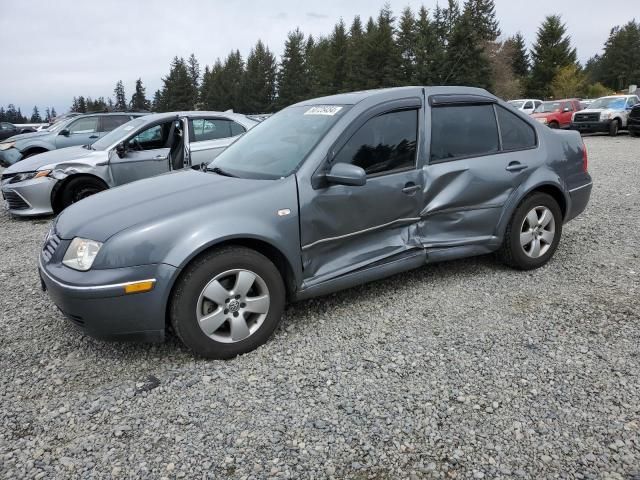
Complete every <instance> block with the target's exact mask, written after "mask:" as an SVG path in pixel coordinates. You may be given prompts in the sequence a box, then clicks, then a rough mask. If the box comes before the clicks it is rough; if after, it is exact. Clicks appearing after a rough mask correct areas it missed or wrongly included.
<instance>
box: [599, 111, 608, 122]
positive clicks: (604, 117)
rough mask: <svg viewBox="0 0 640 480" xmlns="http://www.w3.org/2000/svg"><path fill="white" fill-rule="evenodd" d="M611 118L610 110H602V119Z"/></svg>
mask: <svg viewBox="0 0 640 480" xmlns="http://www.w3.org/2000/svg"><path fill="white" fill-rule="evenodd" d="M610 118H611V113H609V112H602V113H601V114H600V120H609V119H610Z"/></svg>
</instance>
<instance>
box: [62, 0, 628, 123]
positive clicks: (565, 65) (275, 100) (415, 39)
mask: <svg viewBox="0 0 640 480" xmlns="http://www.w3.org/2000/svg"><path fill="white" fill-rule="evenodd" d="M638 82H640V24H639V23H637V22H636V21H635V20H632V21H630V22H629V23H627V24H626V25H624V26H621V27H620V26H618V27H614V28H613V29H612V30H611V31H610V35H609V38H608V39H607V41H606V42H605V44H604V50H603V52H602V54H599V55H595V56H594V57H592V58H591V59H590V60H589V61H588V62H587V63H586V65H584V66H582V65H580V63H579V62H578V60H577V52H576V48H575V47H574V46H573V44H572V41H571V37H570V36H569V35H568V33H567V28H566V25H565V24H564V23H563V21H562V18H561V17H560V16H558V15H550V16H548V17H546V18H545V20H544V21H543V22H542V24H541V25H540V26H539V28H538V30H537V32H536V39H535V41H534V43H533V45H532V48H531V49H528V48H527V42H526V40H525V38H524V37H523V35H522V34H521V33H515V34H514V35H513V36H509V37H506V38H505V37H503V36H502V32H501V30H500V25H499V22H498V20H497V18H496V12H495V4H494V0H464V1H463V2H462V3H461V4H460V3H459V2H458V0H447V3H446V5H445V6H439V5H437V6H436V7H435V8H433V9H431V10H428V9H427V8H425V7H424V6H422V7H420V9H419V10H418V11H417V12H414V11H413V10H412V9H411V8H409V7H407V8H405V9H404V10H403V11H402V12H401V14H400V16H399V18H396V17H395V16H394V14H393V12H392V10H391V9H390V7H389V6H388V5H385V6H384V7H383V8H382V9H381V10H380V11H379V13H378V15H377V16H376V17H375V18H374V17H369V18H368V19H367V20H366V22H363V20H362V19H361V18H360V17H359V16H356V17H354V18H353V20H352V21H351V23H350V24H349V25H347V24H346V23H345V22H344V21H343V20H342V19H340V20H339V21H338V23H336V24H335V26H334V27H333V29H332V30H331V32H329V33H328V34H326V35H320V36H318V37H314V36H312V35H305V34H304V33H303V32H302V31H300V29H296V30H293V31H291V32H289V34H288V35H287V39H286V41H285V44H284V51H283V54H282V56H281V58H280V60H279V61H278V59H277V57H276V55H275V54H274V53H273V51H272V50H271V49H270V48H269V47H268V46H267V45H265V44H264V43H263V42H262V41H261V40H258V41H257V43H256V44H255V46H254V47H253V48H252V49H251V51H250V52H249V54H248V56H247V57H246V59H245V58H243V56H242V55H241V54H240V52H239V51H238V50H233V51H231V52H230V53H229V54H228V55H227V56H226V57H225V58H224V59H220V58H218V59H217V60H215V61H214V62H213V64H212V65H205V67H204V70H202V69H201V68H200V64H199V62H198V60H197V59H196V57H195V55H193V54H191V56H190V57H189V58H187V59H184V58H182V57H174V58H173V60H172V61H171V64H170V66H169V73H168V74H167V75H166V76H165V77H164V78H163V79H162V87H161V88H160V89H159V90H157V91H156V92H155V93H154V94H153V98H151V99H149V98H148V97H147V93H146V89H145V87H144V85H143V83H142V79H141V78H138V80H137V81H136V85H135V91H134V93H133V95H132V96H131V97H130V98H129V99H128V100H127V96H126V94H125V89H124V85H123V82H122V81H121V80H120V81H118V82H117V84H116V87H115V89H114V96H113V98H111V97H107V98H106V99H105V97H99V98H97V99H92V98H91V97H84V96H77V97H74V98H73V104H72V106H71V110H73V111H78V112H83V113H84V112H91V111H125V110H137V111H159V112H163V111H176V110H193V109H196V110H222V111H224V110H228V109H233V110H234V111H236V112H243V113H263V112H273V111H276V110H278V109H280V108H283V107H285V106H287V105H290V104H292V103H295V102H298V101H300V100H304V99H306V98H312V97H317V96H322V95H330V94H334V93H341V92H348V91H354V90H362V89H372V88H380V87H393V86H403V85H468V86H476V87H481V88H486V89H487V90H489V91H491V92H493V93H494V94H496V95H497V96H499V97H502V98H507V99H508V98H516V97H521V96H527V97H534V98H543V99H547V98H560V97H574V96H576V97H598V96H602V95H606V94H608V93H611V92H614V91H616V90H622V89H623V88H626V87H627V86H628V85H630V84H633V83H636V84H637V83H638Z"/></svg>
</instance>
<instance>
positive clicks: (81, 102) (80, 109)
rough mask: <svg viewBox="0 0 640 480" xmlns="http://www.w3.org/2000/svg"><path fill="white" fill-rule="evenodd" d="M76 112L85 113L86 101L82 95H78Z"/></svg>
mask: <svg viewBox="0 0 640 480" xmlns="http://www.w3.org/2000/svg"><path fill="white" fill-rule="evenodd" d="M76 112H79V113H87V102H86V101H85V99H84V97H83V96H82V95H80V96H79V97H78V109H77V110H76Z"/></svg>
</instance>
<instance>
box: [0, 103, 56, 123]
mask: <svg viewBox="0 0 640 480" xmlns="http://www.w3.org/2000/svg"><path fill="white" fill-rule="evenodd" d="M56 115H57V113H56V109H55V108H53V107H50V108H49V107H47V108H46V109H45V113H44V116H42V115H40V110H38V107H33V113H32V114H31V117H26V116H24V115H23V114H22V111H21V110H20V108H19V107H18V108H16V106H15V105H14V104H13V103H10V104H9V105H7V108H6V109H5V108H4V107H0V122H9V123H49V122H50V121H51V119H52V118H55V116H56Z"/></svg>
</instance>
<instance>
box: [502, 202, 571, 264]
mask: <svg viewBox="0 0 640 480" xmlns="http://www.w3.org/2000/svg"><path fill="white" fill-rule="evenodd" d="M561 235H562V211H561V210H560V207H559V206H558V202H556V200H555V199H554V198H553V197H552V196H551V195H547V194H546V193H540V192H536V193H533V194H531V195H529V196H527V197H526V198H525V199H524V200H523V201H522V202H521V203H520V205H519V206H518V208H517V209H516V211H515V212H514V213H513V216H512V217H511V220H510V222H509V225H508V226H507V230H506V231H505V234H504V239H503V243H502V247H501V248H500V250H499V252H498V254H499V256H500V257H501V259H502V261H503V262H504V263H505V264H507V265H509V266H510V267H513V268H517V269H519V270H532V269H534V268H539V267H542V266H543V265H544V264H546V263H547V262H548V261H549V260H550V259H551V257H553V254H554V253H555V251H556V249H557V248H558V244H559V243H560V237H561Z"/></svg>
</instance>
